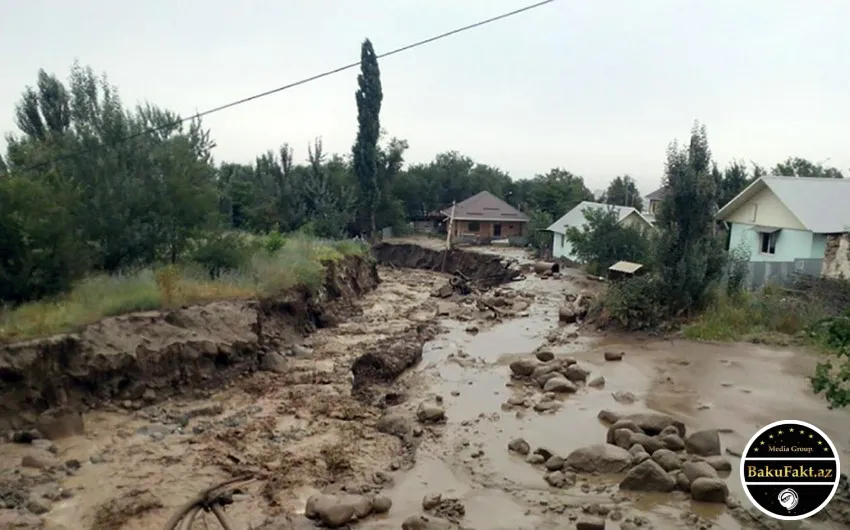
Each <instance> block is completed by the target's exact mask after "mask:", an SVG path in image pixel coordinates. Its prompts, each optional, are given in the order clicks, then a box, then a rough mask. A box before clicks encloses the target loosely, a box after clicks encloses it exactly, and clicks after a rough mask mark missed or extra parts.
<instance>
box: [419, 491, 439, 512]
mask: <svg viewBox="0 0 850 530" xmlns="http://www.w3.org/2000/svg"><path fill="white" fill-rule="evenodd" d="M442 501H443V495H442V494H440V493H429V494H427V495H425V496H424V497H422V509H423V510H425V511H428V510H433V509H434V508H436V507H437V506H439V505H440V503H441V502H442Z"/></svg>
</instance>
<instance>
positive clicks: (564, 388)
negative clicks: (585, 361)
mask: <svg viewBox="0 0 850 530" xmlns="http://www.w3.org/2000/svg"><path fill="white" fill-rule="evenodd" d="M577 390H578V388H576V385H575V384H574V383H573V382H572V381H568V380H567V379H566V378H564V377H561V376H559V375H556V376H555V377H551V378H550V379H549V380H548V381H546V384H544V385H543V391H544V392H558V393H561V394H572V393H574V392H576V391H577Z"/></svg>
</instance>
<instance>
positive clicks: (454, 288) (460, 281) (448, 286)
mask: <svg viewBox="0 0 850 530" xmlns="http://www.w3.org/2000/svg"><path fill="white" fill-rule="evenodd" d="M471 293H472V286H471V285H470V284H469V280H468V279H467V278H466V277H465V276H463V274H461V273H455V275H454V276H452V277H451V278H449V281H447V282H446V283H444V284H443V285H441V286H440V287H437V288H436V289H434V290H433V291H432V292H431V296H433V297H434V298H448V297H450V296H452V295H454V294H459V295H461V296H466V295H468V294H471Z"/></svg>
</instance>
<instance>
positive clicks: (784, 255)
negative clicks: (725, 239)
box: [729, 223, 825, 262]
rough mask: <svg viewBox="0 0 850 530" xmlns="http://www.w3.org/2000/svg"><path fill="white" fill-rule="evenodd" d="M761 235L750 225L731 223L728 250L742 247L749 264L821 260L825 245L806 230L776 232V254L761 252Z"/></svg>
mask: <svg viewBox="0 0 850 530" xmlns="http://www.w3.org/2000/svg"><path fill="white" fill-rule="evenodd" d="M761 237H762V235H761V234H760V233H759V232H757V231H756V227H755V226H754V225H752V224H742V223H733V224H732V228H731V230H730V233H729V250H733V249H736V248H739V247H741V246H743V247H744V248H745V249H747V250H748V251H749V252H750V261H751V262H760V261H777V262H779V261H785V262H790V261H794V260H796V259H822V258H823V256H824V255H823V250H824V248H825V245H824V244H823V243H824V242H823V241H819V240H817V239H816V236H815V234H812V233H811V232H809V231H808V230H793V229H782V230H779V231H778V232H776V238H777V239H776V252H775V253H774V254H766V253H763V252H762V251H761Z"/></svg>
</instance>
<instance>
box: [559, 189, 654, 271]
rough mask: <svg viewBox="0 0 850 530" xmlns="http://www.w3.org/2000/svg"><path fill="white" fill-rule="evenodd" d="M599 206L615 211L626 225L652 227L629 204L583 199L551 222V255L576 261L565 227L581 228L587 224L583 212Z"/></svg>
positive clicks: (648, 221)
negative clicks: (617, 204) (613, 203)
mask: <svg viewBox="0 0 850 530" xmlns="http://www.w3.org/2000/svg"><path fill="white" fill-rule="evenodd" d="M591 208H601V209H603V210H607V209H613V210H614V211H616V212H617V216H618V218H619V222H620V223H621V224H623V225H626V226H635V227H641V228H652V222H650V220H649V219H647V218H646V217H645V216H644V215H643V214H642V213H640V212H639V211H637V210H636V209H635V208H632V207H631V206H615V205H611V204H603V203H600V202H589V201H584V202H582V203H579V205H578V206H576V207H575V208H573V209H572V210H570V211H569V212H567V213H566V214H564V215H563V216H562V217H561V218H560V219H558V220H557V221H555V222H554V223H552V224H551V225H550V226H549V228H547V229H546V230H548V231H549V232H552V256H553V257H555V258H567V259H570V260H572V261H578V260H577V259H576V256H575V254H574V253H573V246H572V243H570V242H569V241H568V240H567V238H566V233H567V228H568V227H573V228H578V229H579V230H581V229H582V228H584V227H585V226H586V225H587V218H585V216H584V214H585V212H586V211H587V210H588V209H591Z"/></svg>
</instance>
